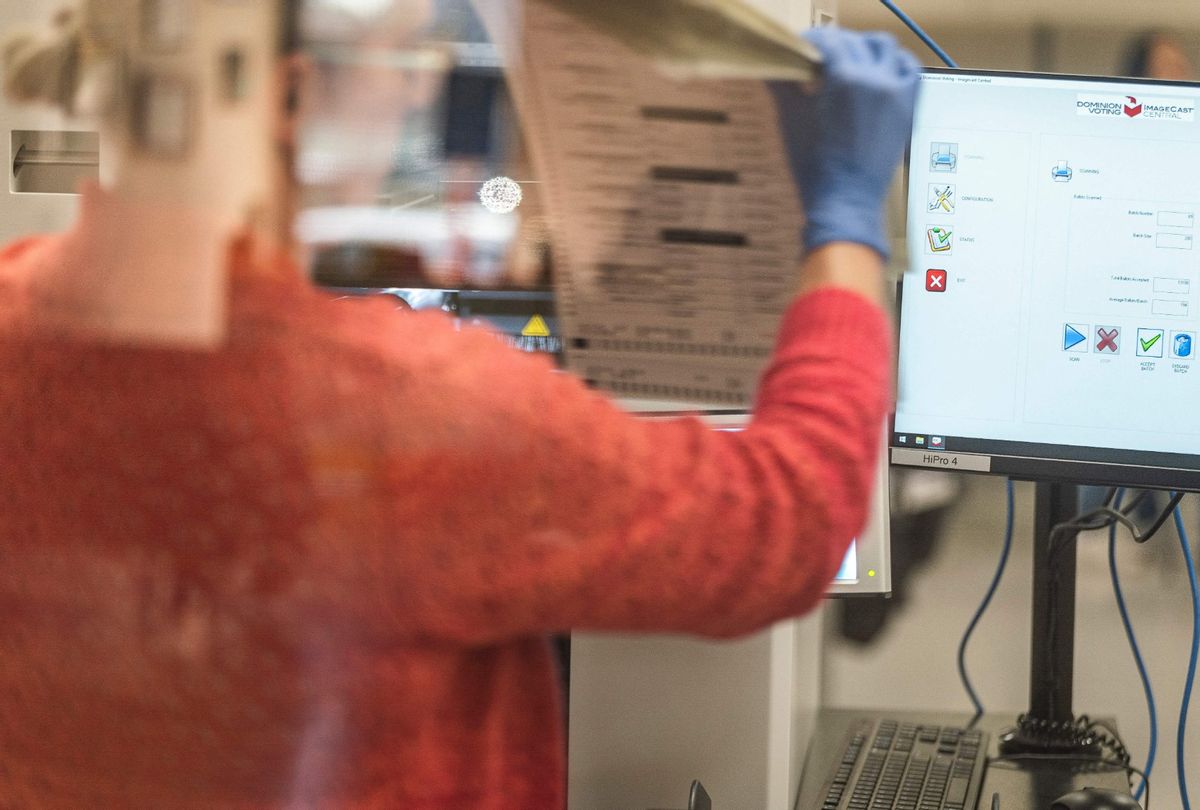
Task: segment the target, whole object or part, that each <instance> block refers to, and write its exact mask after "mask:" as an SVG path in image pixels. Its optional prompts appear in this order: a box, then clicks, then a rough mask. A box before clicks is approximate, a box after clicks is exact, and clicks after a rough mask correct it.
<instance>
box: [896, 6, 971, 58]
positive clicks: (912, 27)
mask: <svg viewBox="0 0 1200 810" xmlns="http://www.w3.org/2000/svg"><path fill="white" fill-rule="evenodd" d="M879 2H881V3H883V5H884V6H885V7H886V8H887V10H888V11H890V12H892V13H893V14H895V15H896V16H897V17H899V18H900V22H902V23H904V24H905V25H906V26H908V30H909V31H912V32H913V33H914V34H916V35H917V38H918V39H920V40H921V41H922V42H924V43H925V44H926V45H927V46H928V47H929V50H931V51H933V52H934V53H935V54H937V57H938V59H941V60H942V61H943V62H945V63H946V66H947V67H952V68H956V67H958V63H957V62H955V61H954V60H953V59H951V58H950V55H949V54H947V53H946V52H945V51H943V50H942V48H941V46H940V45H938V44H937V43H936V42H934V41H933V37H931V36H929V34H926V33H925V31H924V30H922V28H921V26H919V25H917V24H916V22H914V21H913V19H912V17H909V16H908V15H907V14H905V13H904V12H903V11H901V10H900V9H899V8H898V7H897V6H896V4H895V3H893V2H892V0H879Z"/></svg>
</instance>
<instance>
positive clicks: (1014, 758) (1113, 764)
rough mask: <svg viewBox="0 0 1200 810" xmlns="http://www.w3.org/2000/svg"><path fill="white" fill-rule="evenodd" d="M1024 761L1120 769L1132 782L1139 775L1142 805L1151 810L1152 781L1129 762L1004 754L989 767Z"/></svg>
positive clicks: (1071, 756) (990, 760) (1064, 756)
mask: <svg viewBox="0 0 1200 810" xmlns="http://www.w3.org/2000/svg"><path fill="white" fill-rule="evenodd" d="M1022 761H1029V762H1078V763H1081V764H1091V765H1105V766H1108V767H1110V768H1120V769H1122V770H1124V771H1125V774H1126V776H1127V777H1129V779H1130V781H1132V775H1137V776H1140V777H1141V778H1142V781H1143V783H1145V785H1146V803H1145V804H1144V805H1142V807H1143V810H1150V779H1149V777H1148V776H1146V774H1145V773H1144V772H1143V771H1142V769H1141V768H1135V767H1134V766H1133V765H1130V764H1129V763H1127V762H1119V761H1118V760H1115V759H1105V758H1104V757H1087V756H1075V755H1072V754H1004V755H1002V756H998V757H988V767H991V766H992V765H993V764H996V763H1001V764H1002V763H1005V762H1013V763H1020V762H1022Z"/></svg>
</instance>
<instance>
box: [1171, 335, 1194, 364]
mask: <svg viewBox="0 0 1200 810" xmlns="http://www.w3.org/2000/svg"><path fill="white" fill-rule="evenodd" d="M1195 355H1196V333H1195V332H1172V333H1171V356H1172V357H1174V358H1175V359H1176V360H1191V359H1192V358H1193V357H1195Z"/></svg>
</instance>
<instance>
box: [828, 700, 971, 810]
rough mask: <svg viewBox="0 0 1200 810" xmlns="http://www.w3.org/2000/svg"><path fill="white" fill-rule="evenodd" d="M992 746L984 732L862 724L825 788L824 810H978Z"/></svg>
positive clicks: (857, 725)
mask: <svg viewBox="0 0 1200 810" xmlns="http://www.w3.org/2000/svg"><path fill="white" fill-rule="evenodd" d="M987 742H988V740H987V735H986V734H984V733H983V732H980V731H971V730H967V729H962V728H953V727H950V726H935V725H927V724H920V723H902V722H899V721H896V720H882V719H863V720H859V721H858V722H857V723H855V725H854V726H852V727H851V729H850V731H849V733H848V734H847V737H846V742H845V747H844V748H843V750H842V757H841V759H840V760H838V761H837V762H836V763H835V764H834V767H833V773H832V774H831V775H830V776H829V779H828V780H827V781H826V782H825V784H824V785H823V786H822V788H821V793H820V796H822V797H823V798H822V802H821V804H820V806H819V808H818V810H974V808H975V804H976V802H978V800H979V790H980V787H981V786H982V784H983V773H984V768H985V765H986V760H987Z"/></svg>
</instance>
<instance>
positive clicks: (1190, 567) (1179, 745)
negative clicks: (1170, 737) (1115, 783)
mask: <svg viewBox="0 0 1200 810" xmlns="http://www.w3.org/2000/svg"><path fill="white" fill-rule="evenodd" d="M1171 495H1172V497H1174V493H1171ZM1175 531H1176V532H1177V533H1178V534H1179V545H1180V547H1181V548H1182V549H1183V560H1184V564H1185V565H1186V566H1187V573H1188V583H1189V584H1190V585H1191V588H1192V654H1191V659H1190V660H1189V661H1188V672H1187V681H1186V682H1185V683H1184V686H1183V701H1182V702H1181V703H1180V705H1179V734H1178V735H1177V737H1176V744H1175V767H1176V768H1178V769H1179V798H1180V799H1181V800H1182V801H1183V810H1191V808H1192V805H1191V802H1189V801H1188V789H1187V770H1186V769H1185V768H1184V767H1183V759H1184V757H1183V754H1184V747H1185V745H1186V743H1187V718H1188V709H1189V708H1190V706H1191V702H1192V686H1193V685H1194V684H1195V682H1196V661H1197V658H1200V582H1197V581H1196V563H1195V561H1194V560H1193V559H1192V547H1191V543H1189V542H1188V536H1187V529H1185V528H1184V527H1183V513H1182V512H1180V511H1179V507H1178V506H1176V507H1175Z"/></svg>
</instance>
